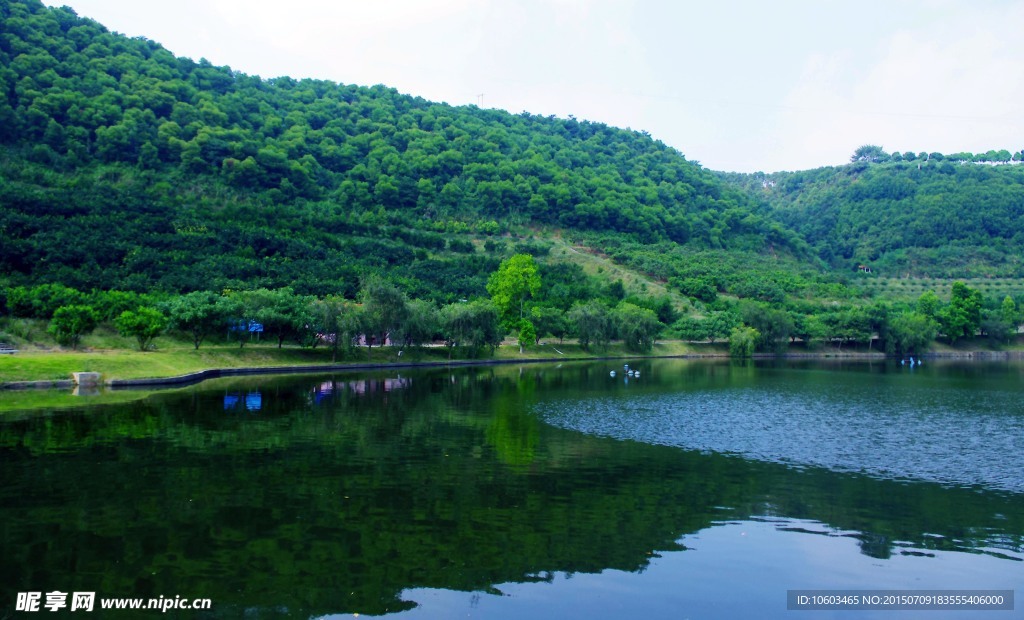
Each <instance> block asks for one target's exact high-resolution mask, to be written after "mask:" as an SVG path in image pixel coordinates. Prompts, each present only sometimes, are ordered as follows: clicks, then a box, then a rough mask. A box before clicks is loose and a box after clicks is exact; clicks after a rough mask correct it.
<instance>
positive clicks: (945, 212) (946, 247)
mask: <svg viewBox="0 0 1024 620" xmlns="http://www.w3.org/2000/svg"><path fill="white" fill-rule="evenodd" d="M858 152H859V150H858ZM1020 155H1021V154H1020V153H1015V154H1010V153H1009V152H1006V151H1002V152H990V153H989V154H986V155H981V156H978V155H974V156H972V155H971V154H969V153H957V154H955V155H948V156H943V155H941V154H939V153H932V154H927V155H926V154H924V153H922V154H920V155H914V154H913V153H907V154H905V155H899V154H896V156H886V161H873V160H870V159H869V160H861V161H854V162H852V163H850V164H848V165H845V166H838V167H830V168H818V169H815V170H807V171H803V172H784V173H775V174H770V175H763V174H756V175H735V174H730V175H722V178H723V179H726V180H728V181H729V182H731V183H733V184H734V185H735V186H737V187H740V188H742V189H744V190H746V191H750V192H752V193H755V194H757V195H759V196H761V198H762V200H764V201H765V203H766V204H768V205H770V206H771V208H772V210H773V211H774V213H775V214H776V216H777V217H778V218H779V219H781V220H782V221H783V222H784V223H786V224H788V225H789V226H791V227H792V228H793V229H794V230H796V231H798V232H799V233H800V234H801V236H802V237H803V238H804V239H806V241H807V242H808V243H809V244H810V245H811V246H812V247H813V248H814V249H815V250H816V251H817V252H818V254H819V256H820V257H822V258H823V259H825V260H826V261H828V262H830V263H831V264H832V265H833V266H835V267H836V268H839V269H843V270H849V271H853V270H856V269H858V268H859V267H861V266H864V267H865V268H866V269H870V270H872V271H873V272H874V273H881V274H883V275H886V276H889V277H906V276H911V277H923V276H930V277H941V278H971V277H993V276H1002V277H1021V276H1024V165H1021V164H1020V163H1019V161H1020ZM979 158H980V159H979ZM1011 158H1012V161H1013V162H1016V163H1011Z"/></svg>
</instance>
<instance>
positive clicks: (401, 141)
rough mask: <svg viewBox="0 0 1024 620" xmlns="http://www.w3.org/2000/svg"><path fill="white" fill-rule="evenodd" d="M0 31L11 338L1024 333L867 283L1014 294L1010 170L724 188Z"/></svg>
mask: <svg viewBox="0 0 1024 620" xmlns="http://www.w3.org/2000/svg"><path fill="white" fill-rule="evenodd" d="M0 17H2V20H0V92H2V93H3V96H2V97H0V178H2V182H0V237H2V241H3V243H2V244H0V294H2V298H0V302H3V305H4V306H5V307H3V308H0V310H3V311H4V312H6V313H9V314H11V315H13V316H16V317H34V318H41V319H47V320H49V319H51V318H52V317H54V316H55V313H56V312H57V311H58V310H59V309H60V308H64V307H77V308H86V307H88V308H92V310H93V312H94V313H95V314H96V321H100V322H113V321H115V320H120V323H121V324H120V325H118V327H119V328H120V329H121V331H122V333H124V334H126V335H129V336H131V337H135V338H137V339H138V345H139V347H140V348H144V347H145V346H146V343H147V342H148V339H151V337H152V336H150V335H146V334H150V333H152V334H156V333H158V332H159V330H158V328H157V327H158V326H161V325H162V323H161V321H162V320H163V318H164V317H166V320H167V324H168V325H169V326H170V327H171V328H172V329H173V330H175V331H178V332H182V333H185V334H188V335H189V337H190V338H191V340H192V342H193V344H194V346H195V347H196V348H199V346H200V345H201V343H202V342H203V341H204V340H205V339H206V338H207V337H208V336H210V335H211V334H221V335H225V336H230V337H232V338H233V339H236V340H237V342H238V344H239V346H244V345H245V343H246V342H247V341H248V340H249V339H250V338H251V337H252V333H251V332H250V331H249V329H250V327H252V326H253V325H254V324H259V325H261V326H262V330H263V331H262V332H258V333H259V334H261V337H263V338H272V339H274V340H275V341H276V343H277V344H278V345H279V346H283V344H284V343H285V342H289V341H292V342H297V343H301V344H303V345H306V346H319V345H321V344H327V345H329V346H332V347H333V348H334V352H335V356H337V354H338V353H340V352H341V351H342V349H347V348H348V347H350V346H351V345H352V343H353V342H354V341H357V340H358V339H359V338H364V339H365V340H364V341H363V342H364V344H376V343H385V342H391V343H393V344H396V345H401V346H417V345H420V344H423V343H426V342H430V341H431V340H444V341H446V342H448V343H449V345H452V346H454V345H455V344H456V343H458V344H459V346H466V347H467V348H468V349H469V350H473V351H476V350H481V349H483V348H486V347H493V346H495V345H496V344H497V343H498V342H500V340H501V338H502V337H503V336H504V335H507V334H508V333H510V332H520V333H519V334H518V336H519V339H520V341H522V342H526V343H528V342H529V341H531V340H532V341H534V342H539V341H540V339H542V338H544V337H548V336H552V337H556V338H559V339H562V338H563V337H565V336H572V337H577V338H579V339H580V342H581V344H582V345H583V346H584V347H585V348H589V347H591V346H595V347H598V348H601V347H603V346H605V345H606V344H607V343H608V342H610V341H611V340H614V339H619V340H623V341H624V342H625V343H626V345H627V347H628V348H629V349H631V350H634V351H638V352H646V351H649V350H650V349H651V347H652V346H653V342H654V340H655V339H656V338H658V337H659V336H662V335H665V334H667V335H669V336H675V337H680V338H684V339H688V340H698V341H710V342H711V343H714V342H716V341H718V340H725V339H728V338H729V337H730V334H733V333H737V334H740V333H742V334H744V335H746V336H750V334H751V333H756V335H757V337H756V338H755V339H753V340H750V339H749V338H748V339H747V340H750V342H751V343H752V344H751V345H750V346H753V347H756V349H757V350H760V351H775V352H783V351H785V350H787V349H788V348H789V347H791V346H793V345H795V344H800V345H801V346H816V345H818V344H822V343H824V344H828V345H831V346H835V347H840V348H841V347H843V346H846V345H848V344H849V345H855V346H864V347H867V348H868V349H873V348H874V347H875V345H876V344H877V345H878V347H879V348H880V349H881V348H882V347H884V349H885V350H887V351H889V352H894V353H895V352H900V351H909V350H921V349H923V348H924V347H925V346H927V342H926V341H927V340H930V339H926V338H924V337H925V336H927V335H928V334H940V335H941V336H942V337H944V338H946V339H947V340H948V341H950V342H956V341H957V340H959V339H964V338H972V337H975V336H977V335H987V336H988V337H989V338H990V340H991V341H992V342H993V343H1000V344H1001V343H1005V342H1008V341H1010V340H1012V338H1013V336H1014V335H1015V334H1016V327H1017V325H1018V324H1019V323H1020V320H1021V317H1020V316H1019V313H1018V312H1017V311H1016V307H1018V306H1019V305H1020V302H1021V301H1024V299H1021V298H1018V299H1016V300H1015V299H1012V298H1011V299H1010V302H1011V304H1012V305H1013V307H1012V308H1008V309H1004V308H1003V307H1001V306H1000V303H1001V302H1000V300H1001V299H1002V297H1003V296H998V297H997V296H995V295H992V293H993V291H991V290H989V291H988V292H987V295H988V296H984V295H982V293H981V292H980V291H979V290H976V289H970V287H967V285H966V284H962V283H961V284H960V286H961V287H963V288H957V287H956V286H954V288H953V290H952V291H951V292H950V293H949V294H948V295H947V293H946V292H945V291H943V299H941V300H940V299H939V297H938V296H937V295H935V298H934V299H933V300H926V302H927V303H925V304H924V305H926V306H929V308H925V309H922V308H921V307H914V306H913V305H912V303H910V302H911V300H912V299H913V297H904V298H903V299H895V298H893V299H892V300H891V301H892V302H893V303H887V302H883V301H879V300H878V299H877V298H876V299H873V298H872V291H874V293H875V294H876V295H877V294H878V292H879V287H878V286H872V282H873V280H874V278H875V275H874V274H875V273H878V272H888V273H890V274H898V275H906V274H933V275H942V276H949V277H960V276H962V275H971V274H982V275H990V274H1003V275H1013V276H1020V275H1024V265H1022V264H1021V262H1020V256H1021V255H1022V254H1024V228H1022V224H1021V223H1020V222H1021V221H1024V220H1022V218H1021V217H1020V216H1021V215H1024V184H1022V183H1021V181H1022V180H1024V167H1021V166H1016V165H1012V163H1011V162H1017V161H1019V160H1020V153H1009V152H1005V153H1004V152H1001V151H993V152H990V153H986V154H980V155H971V154H966V153H959V154H956V155H951V156H943V155H941V154H938V153H932V154H925V153H922V154H920V155H915V154H913V153H906V154H892V155H889V154H887V153H885V151H884V150H883V149H881V148H880V147H875V146H872V145H865V146H863V147H861V148H859V149H857V152H856V153H854V156H853V157H852V158H851V159H852V163H851V164H850V165H848V166H843V167H838V168H823V169H819V170H812V171H807V172H798V173H778V174H774V175H770V176H765V175H718V174H715V173H711V172H709V171H706V170H703V169H702V168H701V167H700V166H698V165H696V164H694V163H691V162H688V161H686V159H685V158H684V157H683V156H682V155H681V154H680V153H678V152H677V151H675V150H673V149H671V148H668V147H666V146H665V145H664V144H662V143H660V142H658V141H655V140H653V139H651V138H650V136H648V135H646V134H644V133H638V132H632V131H626V130H620V129H616V128H612V127H608V126H606V125H602V124H600V123H593V122H588V121H579V120H577V119H575V118H572V117H570V118H568V119H559V118H555V117H540V116H534V115H530V114H526V113H523V114H519V115H512V114H508V113H505V112H502V111H497V110H481V109H479V108H477V107H475V106H468V107H452V106H448V105H443V104H435V103H431V102H428V101H425V100H423V99H420V98H416V97H411V96H406V95H402V94H399V93H397V92H396V91H394V90H391V89H388V88H385V87H382V86H375V87H372V88H365V87H359V86H348V85H340V84H335V83H331V82H326V81H318V80H301V81H297V80H292V79H289V78H277V79H273V80H264V79H261V78H259V77H254V76H247V75H244V74H241V73H238V72H234V71H232V70H230V69H229V68H226V67H215V66H213V65H211V64H210V63H208V62H206V61H205V60H202V61H200V62H198V63H197V62H193V61H191V60H188V59H181V58H176V57H174V56H173V55H172V54H171V53H170V52H168V51H167V50H165V49H163V48H162V47H161V46H160V45H158V44H156V43H154V42H152V41H148V40H145V39H128V38H125V37H123V36H121V35H117V34H113V33H110V32H109V31H107V30H106V29H105V28H104V27H103V26H101V25H99V24H97V23H95V22H93V21H91V20H88V19H82V18H79V17H78V16H77V15H75V14H74V12H73V11H71V10H70V9H67V8H61V9H50V8H46V7H44V6H43V5H42V4H40V3H39V2H37V1H36V0H0ZM988 164H1007V165H998V166H997V165H988ZM565 241H569V242H570V243H572V244H573V246H574V247H571V248H569V249H566V246H565V245H564V244H565ZM556 243H558V244H562V245H560V246H559V247H560V251H559V252H558V253H553V252H551V248H552V246H555V245H556ZM576 248H579V251H577V249H576ZM570 251H571V252H572V253H575V254H576V255H579V256H584V255H585V253H587V252H590V253H592V254H594V255H597V256H598V257H599V259H600V260H602V261H604V262H605V263H604V264H605V265H607V261H608V260H609V259H610V260H611V261H613V262H614V263H617V264H618V265H620V266H622V267H624V268H626V269H627V270H629V271H630V272H632V273H633V274H639V275H640V277H641V278H642V279H641V283H640V284H639V285H637V284H636V282H631V283H630V286H629V287H628V289H627V286H626V285H625V284H624V283H623V281H622V280H620V279H616V280H612V278H611V277H609V276H608V275H606V274H605V273H604V267H600V268H597V269H585V268H584V267H583V265H584V264H586V263H585V261H582V260H574V258H575V257H573V258H570V256H569V254H568V253H569V252H570ZM815 254H817V256H815ZM858 266H863V268H864V269H863V270H864V271H871V272H874V273H860V274H858V273H856V271H857V267H858ZM595 272H596V273H595ZM837 274H838V275H837ZM616 277H617V276H616ZM609 280H612V281H611V282H610V283H609ZM879 280H880V279H879ZM645 282H651V283H656V285H657V286H659V287H663V290H661V291H658V292H657V293H652V292H649V291H648V290H647V288H646V287H647V284H646V283H645ZM947 284H948V283H947ZM86 291H88V292H86ZM883 294H884V293H883ZM486 297H490V299H491V301H490V302H487V303H484V302H482V301H480V300H481V299H484V298H486ZM885 297H886V298H888V297H889V296H888V295H885ZM946 300H948V303H946ZM357 301H358V302H359V303H356V302H357ZM157 305H159V309H160V311H161V317H160V319H158V318H157V317H156V316H155V315H151V316H150V317H149V319H150V320H147V321H143V320H142V317H139V316H138V315H137V313H138V312H140V310H139V309H140V308H154V307H156V306H157ZM920 305H921V304H918V306H920ZM492 312H496V313H497V316H498V317H499V319H500V325H492V324H491V316H492ZM125 313H128V315H127V317H126V318H120V317H125ZM129 319H133V320H135V323H134V326H130V325H129ZM62 320H63V319H62ZM524 321H526V323H524ZM146 324H148V325H149V326H150V327H149V328H147V327H146ZM527 324H528V325H529V327H525V326H526V325H527ZM524 327H525V329H522V328H524ZM741 327H749V328H753V329H752V331H736V330H737V328H741ZM530 328H532V333H531V329H530ZM54 329H56V328H54ZM54 333H55V334H57V333H59V334H60V337H61V339H63V340H64V341H66V342H68V343H69V344H74V343H77V339H73V338H71V337H70V336H69V335H68V334H67V333H66V332H65V331H55V332H54ZM744 348H745V349H744V350H746V348H747V344H744Z"/></svg>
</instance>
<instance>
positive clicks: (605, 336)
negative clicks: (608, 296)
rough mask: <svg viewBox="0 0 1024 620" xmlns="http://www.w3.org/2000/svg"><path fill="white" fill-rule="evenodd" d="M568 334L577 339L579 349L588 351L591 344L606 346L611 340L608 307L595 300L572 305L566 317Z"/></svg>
mask: <svg viewBox="0 0 1024 620" xmlns="http://www.w3.org/2000/svg"><path fill="white" fill-rule="evenodd" d="M566 318H567V319H568V321H569V324H570V326H571V328H570V333H573V334H575V336H576V338H578V339H579V343H580V347H581V348H582V349H583V350H584V351H589V350H590V346H591V345H592V344H594V345H597V346H598V347H606V346H608V342H609V341H610V340H611V338H612V330H613V327H614V326H613V324H612V318H611V313H610V312H609V311H608V307H607V306H605V305H604V304H602V303H601V302H599V301H596V300H590V301H588V302H584V303H577V304H576V305H574V306H573V307H572V308H571V309H570V310H569V312H568V314H567V315H566Z"/></svg>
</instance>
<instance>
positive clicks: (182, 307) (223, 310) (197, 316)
mask: <svg viewBox="0 0 1024 620" xmlns="http://www.w3.org/2000/svg"><path fill="white" fill-rule="evenodd" d="M225 301H226V300H224V299H223V298H222V297H221V296H220V295H218V294H217V293H213V292H210V291H193V292H191V293H186V294H185V295H179V296H178V297H174V298H172V299H170V300H169V301H168V302H166V304H165V308H166V310H167V315H168V318H169V326H170V328H171V329H176V330H179V331H182V332H185V333H187V334H188V335H189V336H191V338H192V346H193V347H194V348H195V349H196V350H197V351H198V350H199V345H201V344H202V343H203V341H204V340H206V338H207V337H208V336H209V335H210V334H213V333H215V332H217V331H219V330H220V329H222V328H224V327H226V325H227V321H228V319H229V318H230V317H229V315H230V311H229V308H228V307H227V304H226V303H225Z"/></svg>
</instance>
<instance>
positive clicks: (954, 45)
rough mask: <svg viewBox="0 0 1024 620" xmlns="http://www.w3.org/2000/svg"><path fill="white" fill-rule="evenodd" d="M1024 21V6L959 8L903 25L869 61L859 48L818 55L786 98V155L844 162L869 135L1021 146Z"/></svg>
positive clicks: (961, 146)
mask: <svg viewBox="0 0 1024 620" xmlns="http://www.w3.org/2000/svg"><path fill="white" fill-rule="evenodd" d="M972 6H976V5H972ZM1022 24H1024V7H1019V6H1009V5H1004V6H995V7H992V8H990V10H988V11H959V12H954V13H949V14H948V15H947V16H946V17H945V19H943V20H941V21H937V22H933V23H928V24H925V25H924V26H922V27H919V28H903V29H900V30H899V31H896V32H894V33H893V34H892V35H891V36H890V37H888V39H887V40H885V41H884V43H883V45H882V46H881V53H880V54H878V55H877V57H876V59H875V60H873V61H872V62H871V63H868V64H867V65H865V66H863V67H859V65H858V62H857V59H856V57H855V55H856V54H857V51H856V50H849V49H846V50H841V51H839V52H835V53H832V54H829V55H815V56H811V57H810V58H808V59H807V61H806V62H805V65H804V71H803V74H802V76H801V78H800V80H799V81H798V83H797V84H796V85H794V87H793V88H792V90H791V91H790V94H789V95H788V97H787V98H786V100H785V105H786V106H787V111H786V113H785V114H783V115H782V118H783V121H782V124H783V126H784V127H785V128H787V129H788V131H790V132H791V135H790V137H789V138H788V139H786V140H785V143H786V144H787V147H786V151H785V153H784V154H783V160H788V161H793V162H796V163H797V165H796V166H794V167H809V166H813V165H821V164H822V163H823V162H827V161H832V162H833V163H843V162H844V161H846V159H847V158H848V157H849V154H850V153H852V152H853V150H854V149H855V148H856V147H857V146H859V145H861V144H865V143H871V144H879V145H881V146H883V147H885V148H886V149H887V150H890V151H892V150H901V151H904V150H913V151H929V152H930V151H940V152H944V153H949V152H956V151H961V150H969V151H970V150H974V151H978V150H980V151H986V150H988V149H992V148H995V149H999V148H1012V147H1015V146H1016V147H1018V148H1019V145H1018V142H1021V141H1022V140H1024V136H1022V135H1021V125H1020V120H1019V119H1020V118H1021V102H1022V101H1024V48H1022V46H1021V45H1020V43H1019V38H1018V37H1019V28H1020V26H1021V25H1022ZM851 78H852V79H851Z"/></svg>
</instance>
